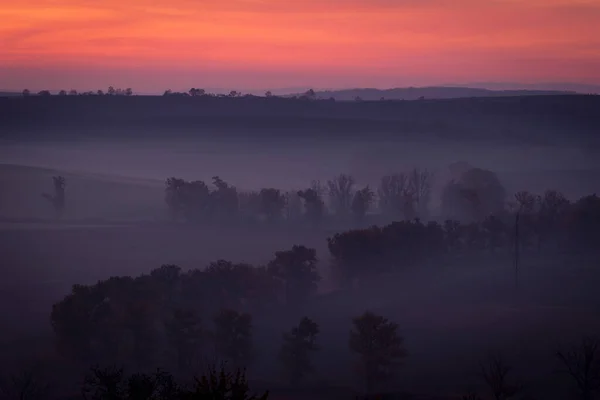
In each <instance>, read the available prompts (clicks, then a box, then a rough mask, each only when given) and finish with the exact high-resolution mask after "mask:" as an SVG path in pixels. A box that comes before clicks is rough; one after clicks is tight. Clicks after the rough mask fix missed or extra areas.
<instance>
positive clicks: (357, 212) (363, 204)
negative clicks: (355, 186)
mask: <svg viewBox="0 0 600 400" xmlns="http://www.w3.org/2000/svg"><path fill="white" fill-rule="evenodd" d="M374 199H375V193H373V191H372V190H371V189H370V188H369V186H365V187H364V188H362V189H360V190H357V191H356V193H354V198H353V199H352V207H351V208H352V213H353V214H354V217H355V218H356V220H357V221H359V222H361V221H362V220H363V219H364V218H365V215H366V214H367V211H368V210H369V207H370V206H371V204H373V200H374Z"/></svg>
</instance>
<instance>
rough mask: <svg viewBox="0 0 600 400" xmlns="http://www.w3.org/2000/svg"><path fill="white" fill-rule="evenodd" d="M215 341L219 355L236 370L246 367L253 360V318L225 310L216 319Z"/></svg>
mask: <svg viewBox="0 0 600 400" xmlns="http://www.w3.org/2000/svg"><path fill="white" fill-rule="evenodd" d="M214 323H215V330H214V332H213V340H214V343H215V351H216V352H217V355H218V356H219V357H221V358H222V359H224V360H227V361H229V362H231V363H232V364H233V365H234V366H235V367H236V368H239V367H242V366H244V367H245V366H246V365H247V364H248V363H249V362H250V361H251V358H252V354H251V352H252V317H251V316H250V314H245V313H244V314H240V313H238V312H237V311H234V310H229V309H224V310H221V311H220V312H219V313H218V314H217V315H216V316H215V318H214Z"/></svg>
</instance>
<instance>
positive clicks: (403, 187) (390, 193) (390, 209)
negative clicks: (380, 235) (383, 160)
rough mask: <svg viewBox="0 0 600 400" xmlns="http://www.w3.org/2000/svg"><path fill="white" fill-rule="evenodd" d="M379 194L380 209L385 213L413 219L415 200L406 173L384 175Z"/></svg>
mask: <svg viewBox="0 0 600 400" xmlns="http://www.w3.org/2000/svg"><path fill="white" fill-rule="evenodd" d="M378 195H379V209H380V210H381V212H382V213H383V214H386V215H389V216H392V217H400V218H403V219H412V217H413V214H414V213H413V210H414V204H413V201H414V200H413V198H412V195H411V193H410V190H409V186H408V176H406V174H404V173H398V174H393V175H386V176H384V177H382V178H381V183H380V184H379V188H378Z"/></svg>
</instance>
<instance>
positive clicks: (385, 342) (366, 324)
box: [350, 312, 407, 394]
mask: <svg viewBox="0 0 600 400" xmlns="http://www.w3.org/2000/svg"><path fill="white" fill-rule="evenodd" d="M352 322H353V325H354V328H353V329H352V330H351V331H350V349H351V350H352V351H353V352H355V353H358V355H359V356H360V363H361V369H362V371H363V373H364V376H365V383H366V391H367V393H368V394H370V393H372V392H373V390H374V389H375V386H376V384H377V383H379V382H382V381H384V380H386V379H388V378H389V377H391V376H392V375H393V372H394V370H395V368H396V367H398V365H399V363H400V362H401V361H402V360H403V359H404V358H405V357H406V356H407V352H406V350H405V348H404V339H403V338H402V337H401V336H400V335H399V333H398V325H397V324H395V323H393V322H390V321H389V320H388V319H387V318H384V317H382V316H379V315H375V314H373V313H371V312H365V313H364V314H363V315H361V316H360V317H357V318H354V319H353V321H352Z"/></svg>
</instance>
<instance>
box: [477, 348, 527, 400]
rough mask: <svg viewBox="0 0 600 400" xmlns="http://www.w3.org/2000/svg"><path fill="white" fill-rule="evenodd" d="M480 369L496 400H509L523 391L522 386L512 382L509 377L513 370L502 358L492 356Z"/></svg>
mask: <svg viewBox="0 0 600 400" xmlns="http://www.w3.org/2000/svg"><path fill="white" fill-rule="evenodd" d="M480 367H481V375H482V377H483V379H484V381H485V383H486V385H487V386H488V388H489V389H490V391H491V392H492V396H493V397H494V400H507V399H510V398H511V397H513V396H515V395H516V394H517V393H519V392H520V391H521V389H522V385H521V384H519V383H515V382H512V383H511V382H510V378H509V377H508V375H509V373H510V372H511V370H512V368H511V367H509V366H508V365H506V363H505V362H504V360H503V359H502V358H501V357H500V356H497V355H496V356H491V357H490V358H489V360H488V361H487V363H485V364H484V363H482V364H481V365H480Z"/></svg>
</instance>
